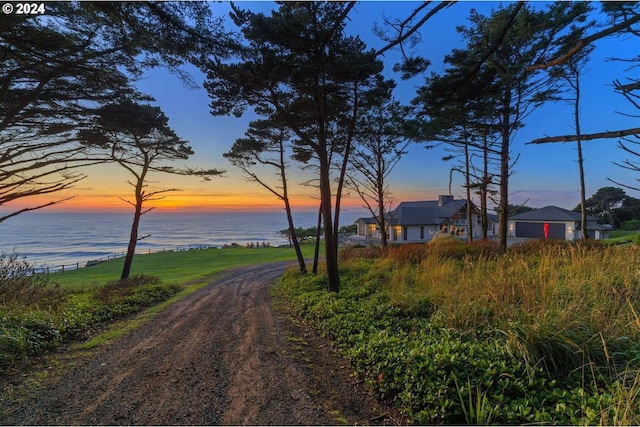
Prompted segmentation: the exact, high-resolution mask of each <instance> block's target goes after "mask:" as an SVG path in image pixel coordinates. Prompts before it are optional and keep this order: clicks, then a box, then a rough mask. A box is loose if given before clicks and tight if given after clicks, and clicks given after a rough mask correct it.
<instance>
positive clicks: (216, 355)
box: [0, 263, 390, 425]
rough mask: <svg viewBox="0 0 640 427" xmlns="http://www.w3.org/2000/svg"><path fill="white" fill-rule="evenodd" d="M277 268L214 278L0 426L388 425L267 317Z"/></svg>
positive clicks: (324, 355) (335, 371)
mask: <svg viewBox="0 0 640 427" xmlns="http://www.w3.org/2000/svg"><path fill="white" fill-rule="evenodd" d="M284 269H285V264H283V263H279V264H266V265H257V266H249V267H241V268H237V269H234V270H230V271H227V272H226V273H224V274H222V275H220V276H217V278H216V280H215V281H214V282H212V283H211V284H210V285H208V286H207V287H205V288H203V289H201V290H199V291H198V292H196V293H194V294H192V295H190V296H188V297H186V298H185V299H183V300H181V301H179V302H178V303H175V304H173V305H172V306H170V307H169V308H167V309H166V310H164V311H163V312H162V313H160V314H159V315H158V316H156V317H155V318H154V319H153V320H151V321H149V322H147V323H146V324H144V325H143V326H142V327H140V328H138V329H137V330H135V331H133V332H131V333H129V334H128V335H126V336H124V337H123V338H121V339H119V340H117V341H116V342H115V343H113V344H111V345H108V346H104V347H102V348H100V349H98V350H96V351H95V352H93V353H92V355H91V357H89V358H83V359H80V360H79V361H76V362H75V366H73V367H69V368H68V369H62V370H61V373H59V374H56V375H53V376H52V377H51V378H47V379H46V380H45V383H44V384H43V387H41V388H40V391H38V392H36V393H34V394H33V395H31V396H29V397H27V398H25V399H24V400H22V401H21V402H19V403H17V404H16V403H15V402H13V403H12V404H11V405H12V406H11V408H2V409H3V411H2V412H4V415H2V416H1V417H0V424H3V425H6V424H37V425H42V424H73V425H78V424H82V425H88V424H92V425H95V424H112V425H113V424H119V425H122V424H126V425H150V424H153V425H167V424H170V425H185V424H189V425H203V424H206V425H214V424H224V425H240V424H242V425H249V424H250V425H292V424H302V425H310V424H340V423H348V424H371V423H374V424H379V423H385V422H386V423H390V420H389V419H388V418H386V417H384V416H382V414H383V413H384V412H385V410H384V409H381V408H380V407H379V406H378V404H377V402H376V401H375V400H374V399H372V398H371V397H370V396H369V395H368V394H367V392H366V390H365V389H364V388H363V386H362V385H357V384H355V383H356V381H355V380H354V379H353V378H352V377H351V376H350V372H351V371H350V369H349V368H348V366H346V362H345V361H344V360H343V359H341V358H340V357H338V356H337V355H336V354H334V352H333V351H332V350H331V348H330V346H329V345H328V344H327V342H326V341H324V340H323V339H322V338H320V337H318V336H317V334H315V333H314V332H313V331H311V330H310V329H309V328H307V327H306V326H305V325H303V324H300V323H299V322H297V321H295V320H293V319H290V318H288V317H287V316H286V315H285V314H283V313H278V312H275V313H274V312H273V311H272V309H271V305H270V296H269V286H270V285H271V284H272V283H273V281H274V280H275V279H276V278H277V277H278V276H279V275H281V274H282V273H283V272H284ZM6 403H7V402H3V403H2V404H3V405H4V404H6ZM5 411H6V412H5Z"/></svg>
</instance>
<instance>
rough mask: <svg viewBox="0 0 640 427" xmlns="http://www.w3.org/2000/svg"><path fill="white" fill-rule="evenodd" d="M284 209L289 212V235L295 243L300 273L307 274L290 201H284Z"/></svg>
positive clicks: (286, 199)
mask: <svg viewBox="0 0 640 427" xmlns="http://www.w3.org/2000/svg"><path fill="white" fill-rule="evenodd" d="M284 208H285V211H286V212H287V222H288V223H289V234H290V235H291V240H292V241H293V248H294V250H295V251H296V257H298V266H299V268H300V273H302V274H307V266H306V265H305V262H304V256H303V255H302V250H301V249H300V242H299V241H298V236H297V234H296V227H295V226H294V225H293V216H292V215H291V205H290V204H289V199H288V198H285V199H284Z"/></svg>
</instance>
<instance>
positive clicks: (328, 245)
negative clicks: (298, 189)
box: [319, 153, 340, 292]
mask: <svg viewBox="0 0 640 427" xmlns="http://www.w3.org/2000/svg"><path fill="white" fill-rule="evenodd" d="M319 160H320V203H321V210H322V220H323V223H324V248H325V262H326V263H327V279H328V282H329V283H328V289H329V291H330V292H339V291H340V275H339V272H338V245H337V240H336V235H335V234H336V233H335V230H334V229H333V220H332V218H333V216H332V212H331V202H332V200H331V180H330V165H329V162H328V157H327V156H326V153H325V155H321V156H319Z"/></svg>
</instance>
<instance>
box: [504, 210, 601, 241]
mask: <svg viewBox="0 0 640 427" xmlns="http://www.w3.org/2000/svg"><path fill="white" fill-rule="evenodd" d="M581 222H582V217H581V215H580V212H574V211H569V210H566V209H562V208H559V207H557V206H545V207H544V208H540V209H535V210H532V211H529V212H523V213H521V214H518V215H514V216H512V217H509V236H511V237H527V238H544V237H548V238H552V239H562V240H570V241H575V240H580V239H582V231H581V228H582V227H581ZM611 230H612V227H611V226H610V225H608V224H606V225H605V224H598V221H597V218H595V217H593V216H587V235H588V237H589V238H590V239H595V240H600V239H606V238H607V237H608V233H609V231H611Z"/></svg>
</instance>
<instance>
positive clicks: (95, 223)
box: [0, 211, 363, 269]
mask: <svg viewBox="0 0 640 427" xmlns="http://www.w3.org/2000/svg"><path fill="white" fill-rule="evenodd" d="M362 215H363V212H351V211H345V212H342V213H341V216H340V218H341V219H340V223H341V225H349V224H352V223H353V222H354V221H355V220H356V219H357V218H358V217H360V216H362ZM132 219H133V213H126V212H110V213H93V212H92V213H89V212H82V213H80V212H78V213H61V212H46V211H39V212H29V213H25V214H22V215H18V216H16V217H13V218H10V219H8V220H7V221H5V222H3V223H0V251H1V252H7V253H9V252H13V251H15V252H16V253H18V254H19V255H20V256H25V257H26V258H27V260H28V261H29V263H30V264H31V265H32V266H34V267H50V268H54V269H55V268H56V267H59V266H61V265H69V266H73V265H75V264H79V266H80V267H82V266H84V265H85V264H86V263H87V261H90V260H97V259H106V258H112V257H114V256H122V255H123V253H124V252H125V251H126V249H127V244H128V242H129V233H130V231H131V222H132ZM317 220H318V214H317V212H298V213H294V224H295V225H296V227H304V228H308V227H314V226H316V225H317ZM287 227H288V226H287V219H286V216H285V213H284V211H276V212H208V213H168V212H155V211H151V212H149V213H147V214H145V215H143V216H142V219H141V222H140V228H139V231H138V236H139V237H141V236H146V235H149V237H146V238H144V239H142V240H140V241H138V244H137V246H136V253H149V252H159V251H163V250H185V249H190V248H201V247H221V246H223V245H229V244H232V243H237V244H240V245H243V246H244V245H246V244H247V243H249V242H253V243H260V244H262V243H265V244H270V245H271V246H278V245H283V244H286V243H287V240H286V239H285V238H283V237H282V236H280V235H279V234H278V231H280V230H283V229H286V228H287Z"/></svg>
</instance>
